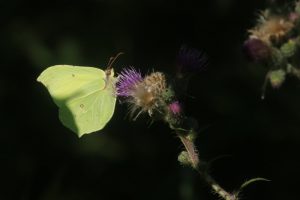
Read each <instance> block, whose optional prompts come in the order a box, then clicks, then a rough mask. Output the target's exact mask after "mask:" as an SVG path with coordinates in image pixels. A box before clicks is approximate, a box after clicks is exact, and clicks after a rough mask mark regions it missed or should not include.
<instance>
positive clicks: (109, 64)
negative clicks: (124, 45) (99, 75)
mask: <svg viewBox="0 0 300 200" xmlns="http://www.w3.org/2000/svg"><path fill="white" fill-rule="evenodd" d="M122 54H124V53H123V52H119V53H118V54H117V55H116V56H113V57H110V58H109V61H108V63H107V70H110V69H111V68H112V65H113V64H114V62H115V61H116V60H117V58H118V57H119V56H120V55H122Z"/></svg>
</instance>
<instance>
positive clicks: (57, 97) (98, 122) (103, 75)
mask: <svg viewBox="0 0 300 200" xmlns="http://www.w3.org/2000/svg"><path fill="white" fill-rule="evenodd" d="M121 54H122V53H119V54H118V55H116V56H115V57H111V58H110V60H109V63H108V66H107V68H106V70H102V69H99V68H96V67H85V66H72V65H55V66H51V67H48V68H47V69H45V70H44V71H43V72H42V73H41V74H40V75H39V77H38V78H37V81H38V82H41V83H42V84H43V85H44V86H45V87H46V88H47V89H48V92H49V93H50V96H51V97H52V99H53V101H54V103H55V104H56V105H57V106H58V108H59V119H60V121H61V122H62V124H63V125H64V126H66V127H67V128H69V129H71V130H72V131H73V132H75V133H77V135H78V136H79V137H81V136H82V135H84V134H88V133H92V132H95V131H98V130H101V129H103V128H104V127H105V125H106V124H107V123H108V122H109V121H110V119H111V118H112V116H113V113H114V110H115V104H116V94H115V83H116V79H117V78H116V77H115V76H114V71H113V68H112V64H113V63H114V61H115V60H116V58H117V57H118V56H119V55H121Z"/></svg>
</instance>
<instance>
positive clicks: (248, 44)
mask: <svg viewBox="0 0 300 200" xmlns="http://www.w3.org/2000/svg"><path fill="white" fill-rule="evenodd" d="M243 50H244V52H245V54H246V56H247V58H248V59H249V60H251V61H254V62H261V61H265V60H266V59H268V58H269V57H270V55H271V49H270V47H269V45H267V44H266V43H265V42H263V41H262V40H260V39H258V38H249V39H248V40H246V41H245V43H244V45H243Z"/></svg>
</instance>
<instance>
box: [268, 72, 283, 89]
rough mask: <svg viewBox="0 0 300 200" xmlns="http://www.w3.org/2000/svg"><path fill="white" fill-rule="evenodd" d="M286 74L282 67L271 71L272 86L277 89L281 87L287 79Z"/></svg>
mask: <svg viewBox="0 0 300 200" xmlns="http://www.w3.org/2000/svg"><path fill="white" fill-rule="evenodd" d="M285 75H286V72H285V71H284V70H282V69H278V70H274V71H271V72H270V76H269V80H270V83H271V86H272V87H273V88H275V89H276V88H280V86H281V85H282V84H283V82H284V81H285Z"/></svg>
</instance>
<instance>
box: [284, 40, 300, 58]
mask: <svg viewBox="0 0 300 200" xmlns="http://www.w3.org/2000/svg"><path fill="white" fill-rule="evenodd" d="M296 50H297V44H296V42H295V41H294V40H289V41H288V42H286V43H284V44H283V45H282V46H281V47H280V51H281V53H282V55H283V56H284V57H285V58H289V57H292V56H293V55H295V53H296Z"/></svg>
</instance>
